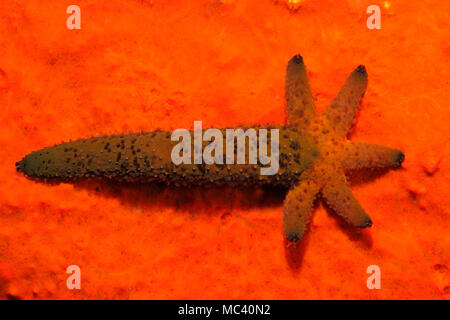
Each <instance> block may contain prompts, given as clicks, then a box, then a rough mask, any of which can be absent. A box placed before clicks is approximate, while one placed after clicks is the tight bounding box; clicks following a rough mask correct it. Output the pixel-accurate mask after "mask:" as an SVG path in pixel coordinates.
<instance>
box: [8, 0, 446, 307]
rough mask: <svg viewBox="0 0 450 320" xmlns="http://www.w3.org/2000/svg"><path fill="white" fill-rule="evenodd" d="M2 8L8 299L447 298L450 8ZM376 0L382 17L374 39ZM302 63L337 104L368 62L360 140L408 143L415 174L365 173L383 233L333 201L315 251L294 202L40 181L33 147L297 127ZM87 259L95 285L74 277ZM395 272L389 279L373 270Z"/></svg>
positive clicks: (362, 187)
mask: <svg viewBox="0 0 450 320" xmlns="http://www.w3.org/2000/svg"><path fill="white" fill-rule="evenodd" d="M70 4H73V3H72V1H48V0H46V1H43V0H39V1H34V0H27V1H20V2H19V1H1V2H0V16H1V18H0V57H1V59H0V69H1V70H0V106H1V107H0V115H1V129H2V130H1V132H0V145H1V148H0V158H1V162H0V179H1V187H0V297H2V298H25V299H33V298H34V299H36V298H37V299H48V298H51V299H60V298H69V299H72V298H77V299H78V298H83V299H84V298H89V299H91V298H108V299H109V298H132V299H134V298H158V299H172V298H181V299H184V298H194V299H195V298H204V299H211V298H269V299H279V298H283V299H304V298H319V299H322V298H342V299H348V298H357V299H359V298H362V299H379V298H389V299H390V298H400V299H409V298H427V299H428V298H430V299H448V298H449V297H450V275H449V270H448V269H449V268H450V264H449V260H450V259H449V255H450V252H449V248H450V237H449V215H450V211H449V205H450V203H449V193H450V192H449V191H450V190H449V152H450V146H449V140H448V137H449V133H450V132H449V128H448V123H449V117H450V111H449V105H448V99H449V57H450V41H449V40H450V36H449V35H450V34H449V27H450V22H449V17H448V14H449V12H450V2H448V1H437V0H436V1H411V0H404V1H392V2H391V3H385V2H381V1H377V0H370V1H365V0H360V1H356V0H355V1H350V0H349V1H335V0H324V1H312V0H305V1H303V3H302V6H301V7H300V8H299V9H298V10H297V11H292V10H289V9H288V7H287V5H286V3H284V2H278V3H277V2H274V1H269V0H260V1H233V0H227V1H223V2H222V3H220V2H219V1H213V0H202V1H181V0H180V1H159V0H154V1H145V0H142V1H137V0H136V1H132V0H129V1H111V0H110V1H95V2H93V1H81V0H80V1H78V0H77V1H76V4H78V5H79V6H80V7H81V10H82V12H81V14H82V29H81V30H73V31H69V30H67V28H66V25H65V23H66V18H67V17H68V15H67V14H66V12H65V11H66V8H67V6H68V5H70ZM369 4H379V5H380V6H381V7H382V8H383V13H382V29H381V30H368V29H367V28H366V18H367V16H368V15H367V14H366V13H365V11H366V8H367V6H368V5H369ZM297 53H301V54H302V55H303V57H304V59H305V62H306V65H307V68H308V70H309V76H310V80H311V87H312V91H313V94H314V97H315V99H316V104H317V108H318V110H319V111H323V110H324V109H325V108H326V106H327V104H328V103H329V102H330V101H331V99H332V98H333V96H334V95H335V94H336V93H337V91H338V90H339V88H340V86H341V85H342V83H343V82H344V80H345V78H346V77H347V75H348V74H349V73H350V72H351V70H353V68H354V67H356V66H357V65H358V64H365V65H366V67H367V70H368V73H369V85H368V89H367V93H366V96H365V99H364V101H363V104H362V106H361V112H360V115H359V117H358V122H357V125H356V127H355V130H354V133H353V135H352V139H353V140H355V141H367V142H373V143H379V144H382V145H386V146H391V147H396V148H399V149H402V150H403V151H404V152H405V154H406V160H405V162H404V165H403V169H400V170H396V171H389V172H387V173H386V172H385V173H383V174H379V173H374V174H367V173H365V174H364V175H362V176H361V177H356V178H354V179H353V180H354V181H355V183H354V185H353V186H352V189H353V191H354V193H355V194H356V196H357V198H358V199H359V201H360V202H361V204H362V205H363V206H364V207H365V209H366V210H367V212H368V213H369V214H370V216H371V218H372V220H373V222H374V225H373V227H372V228H371V229H369V230H364V231H363V232H358V231H356V230H354V229H353V228H351V227H348V226H347V225H346V224H345V223H343V222H342V221H341V220H339V219H338V218H336V217H335V215H333V214H330V213H328V211H327V210H326V209H325V208H324V207H323V206H322V204H321V202H319V204H318V206H317V209H316V211H315V214H314V219H313V222H312V225H311V228H310V232H309V234H308V236H307V237H306V239H305V240H304V242H303V244H302V245H300V246H298V247H287V246H286V243H285V242H284V240H283V235H282V207H281V205H282V200H283V193H280V192H275V191H273V192H267V191H261V190H256V191H245V190H225V191H222V190H217V189H212V190H202V189H195V190H193V191H185V190H176V189H158V188H155V187H146V186H133V185H115V184H105V183H97V182H85V183H78V184H75V185H73V184H59V185H55V186H51V185H47V184H44V183H37V182H33V181H30V180H27V179H26V178H24V177H23V176H22V175H20V174H18V173H16V172H15V166H14V163H15V162H16V161H18V160H20V159H21V158H22V157H23V156H24V155H25V154H27V153H29V152H31V151H32V150H36V149H40V148H42V147H45V146H48V145H53V144H55V143H60V142H62V141H63V140H64V141H66V140H69V139H77V138H81V137H89V136H93V135H98V134H112V133H120V132H130V131H140V130H153V129H156V128H162V129H166V130H172V129H174V128H180V127H181V128H183V127H184V128H191V127H192V126H193V121H194V120H203V124H204V127H210V126H213V127H231V126H235V125H239V124H246V125H251V124H268V123H273V124H280V123H283V122H284V119H285V111H284V88H283V86H284V84H283V82H284V72H285V67H286V63H287V61H288V60H289V58H290V57H291V56H292V55H294V54H297ZM72 264H75V265H78V266H80V267H81V272H82V289H81V290H79V291H77V290H74V291H70V290H68V289H67V288H66V277H67V276H68V275H67V274H66V273H65V270H66V268H67V266H69V265H72ZM372 264H376V265H379V266H380V268H381V273H382V277H381V279H382V280H381V281H382V282H381V285H382V289H381V290H368V289H367V288H366V279H367V277H368V275H367V274H366V268H367V266H369V265H372Z"/></svg>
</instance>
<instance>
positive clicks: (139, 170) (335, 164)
mask: <svg viewBox="0 0 450 320" xmlns="http://www.w3.org/2000/svg"><path fill="white" fill-rule="evenodd" d="M366 84H367V73H366V69H365V67H364V66H359V67H357V68H356V69H355V70H354V71H353V72H352V73H351V74H350V76H349V77H348V79H347V80H346V82H345V84H344V86H343V87H342V89H341V90H340V92H339V93H338V94H337V96H336V98H335V99H334V100H333V102H332V103H331V105H330V106H329V107H328V109H327V110H326V111H325V112H324V113H323V114H322V115H320V116H317V115H316V114H315V108H314V100H313V97H312V94H311V90H310V88H309V82H308V77H307V73H306V68H305V65H304V63H303V59H302V57H301V56H300V55H297V56H294V57H293V58H292V59H291V60H290V61H289V63H288V66H287V75H286V101H287V106H286V110H287V124H286V125H285V126H256V127H253V128H256V129H259V128H265V129H268V128H269V129H278V130H279V132H280V141H279V148H280V149H279V162H280V167H279V171H278V173H277V174H275V175H261V174H259V169H260V168H262V167H264V165H263V164H261V163H257V164H231V165H230V164H220V163H217V164H179V165H175V164H174V163H173V162H172V158H171V151H172V149H173V147H174V144H175V142H174V141H172V140H171V132H168V131H161V130H157V131H152V132H145V133H134V134H124V135H113V136H102V137H94V138H89V139H81V140H77V141H73V142H66V143H62V144H59V145H56V146H53V147H47V148H44V149H42V150H38V151H34V152H32V153H30V154H29V155H27V156H25V157H24V158H23V159H22V160H21V161H19V162H17V163H16V167H17V170H18V171H22V172H24V173H25V174H26V175H27V176H28V177H30V178H38V179H52V180H62V181H67V180H75V179H81V178H85V177H106V178H110V179H115V180H133V181H136V180H137V181H141V182H165V183H169V184H170V183H171V184H175V185H177V186H178V185H183V186H186V187H189V186H190V185H192V184H197V185H204V184H207V183H213V184H216V185H218V186H221V185H224V184H227V185H231V186H236V185H239V186H255V185H256V186H261V185H282V186H285V187H288V188H290V190H289V191H288V193H287V195H286V199H285V200H284V205H283V211H284V221H283V222H284V234H285V236H286V238H287V240H288V241H292V242H296V241H298V240H300V239H301V238H302V236H303V235H304V233H305V231H306V228H307V225H308V223H309V221H310V217H311V214H312V206H313V202H314V200H315V198H316V195H317V194H319V193H321V194H322V197H323V198H324V199H325V201H326V203H327V204H328V205H329V206H330V207H331V208H332V209H333V210H334V211H335V212H336V213H337V214H338V215H340V216H342V217H343V218H345V219H346V220H347V221H348V222H349V223H350V224H352V225H354V226H356V227H360V228H365V227H370V226H371V225H372V221H371V220H370V218H369V216H368V215H367V214H366V212H365V211H364V209H363V208H362V207H361V205H360V204H359V203H358V201H357V200H356V199H355V197H354V196H353V194H352V192H351V190H350V188H349V187H348V184H347V179H346V176H345V172H346V171H347V170H352V169H359V168H374V167H399V166H400V165H401V163H402V162H403V160H404V154H403V153H402V152H401V151H399V150H396V149H391V148H387V147H383V146H379V145H374V144H367V143H353V142H350V141H349V140H347V139H346V135H347V133H348V131H349V129H350V127H351V125H352V121H353V118H354V116H355V113H356V111H357V108H358V106H359V104H360V101H361V98H362V97H363V95H364V91H365V88H366ZM256 131H258V132H259V130H256ZM223 132H224V129H222V133H223ZM271 141H272V137H268V138H267V142H268V143H269V144H270V143H271ZM233 144H234V140H233ZM194 147H195V146H194ZM257 147H258V148H259V146H257ZM257 151H258V152H259V151H260V150H257Z"/></svg>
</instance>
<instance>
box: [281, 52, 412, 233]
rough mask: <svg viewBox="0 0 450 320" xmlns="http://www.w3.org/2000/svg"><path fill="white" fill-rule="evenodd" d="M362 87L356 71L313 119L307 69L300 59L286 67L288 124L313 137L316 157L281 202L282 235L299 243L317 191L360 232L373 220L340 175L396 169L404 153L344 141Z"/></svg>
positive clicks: (363, 79)
mask: <svg viewBox="0 0 450 320" xmlns="http://www.w3.org/2000/svg"><path fill="white" fill-rule="evenodd" d="M366 85H367V72H366V69H365V67H364V66H358V67H357V68H356V69H355V70H354V71H353V72H352V73H351V74H350V76H349V77H348V79H347V80H346V82H345V84H344V86H343V87H342V88H341V90H340V92H339V93H338V94H337V96H336V97H335V99H334V100H333V102H332V103H331V105H330V106H329V107H328V109H327V110H326V111H325V112H324V113H323V114H322V115H321V116H316V115H315V112H314V102H313V98H312V95H311V90H310V88H309V84H308V79H307V73H306V68H305V65H304V63H303V59H302V57H301V56H299V55H298V56H295V57H293V58H292V59H291V60H290V61H289V63H288V67H287V75H286V100H287V112H288V121H289V122H290V123H294V124H295V125H297V126H298V127H299V128H300V129H301V130H302V131H303V132H305V133H306V134H309V135H311V136H313V138H314V141H315V143H316V145H317V149H318V152H319V157H318V158H317V159H316V160H315V162H314V164H313V165H312V166H311V168H309V169H308V170H306V171H305V172H303V174H302V177H301V182H300V183H299V184H298V185H296V186H295V187H294V188H293V189H292V190H290V191H289V192H288V194H287V196H286V199H285V203H284V208H283V211H284V233H285V236H286V238H287V239H288V240H289V241H298V240H299V239H301V238H302V236H303V235H304V232H305V230H306V228H307V225H308V223H309V221H310V217H311V213H312V206H313V203H314V200H315V197H316V195H317V194H318V193H319V192H320V193H321V194H322V197H323V198H324V199H325V201H326V203H327V204H328V205H329V206H330V207H331V208H332V209H333V210H334V211H335V212H336V213H337V214H338V215H340V216H341V217H343V218H344V219H345V220H347V221H348V222H349V223H350V224H352V225H354V226H356V227H359V228H365V227H370V226H371V225H372V221H371V219H370V218H369V216H368V215H367V213H366V212H365V211H364V209H363V208H362V207H361V205H360V204H359V203H358V201H357V200H356V198H355V197H354V196H353V194H352V192H351V190H350V188H349V186H348V183H347V180H346V176H345V172H346V171H347V170H352V169H360V168H377V167H378V168H383V167H394V168H395V167H399V166H400V165H401V163H402V162H403V160H404V158H405V156H404V154H403V152H401V151H400V150H396V149H391V148H387V147H383V146H379V145H374V144H368V143H353V142H351V141H349V140H347V139H346V135H347V134H348V131H349V130H350V128H351V125H352V122H353V120H354V116H355V114H356V112H357V109H358V106H359V104H360V101H361V99H362V97H363V95H364V92H365V89H366Z"/></svg>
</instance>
